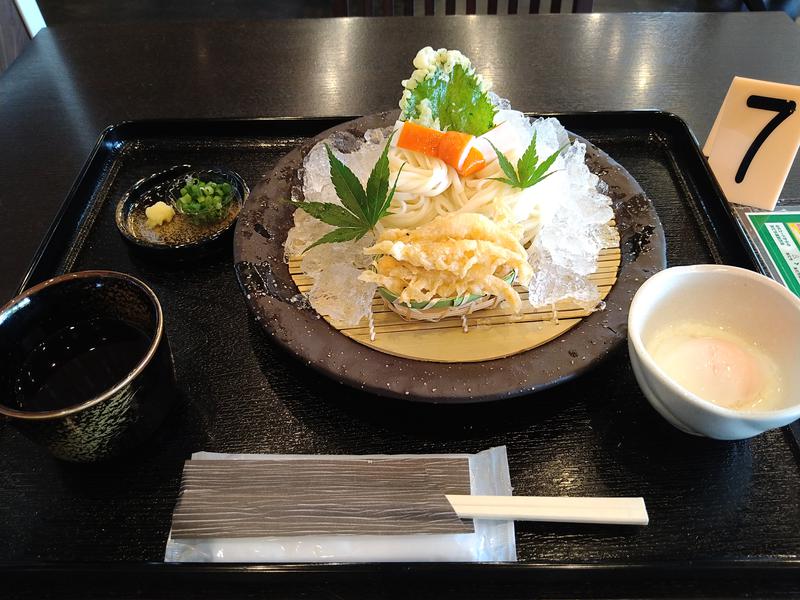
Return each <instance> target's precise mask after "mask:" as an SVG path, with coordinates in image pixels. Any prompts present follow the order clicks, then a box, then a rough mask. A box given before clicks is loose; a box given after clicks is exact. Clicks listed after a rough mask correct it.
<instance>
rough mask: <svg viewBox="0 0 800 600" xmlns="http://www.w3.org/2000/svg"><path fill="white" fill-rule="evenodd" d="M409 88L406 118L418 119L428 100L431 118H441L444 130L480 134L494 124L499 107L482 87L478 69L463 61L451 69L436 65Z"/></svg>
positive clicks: (440, 121)
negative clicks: (434, 69)
mask: <svg viewBox="0 0 800 600" xmlns="http://www.w3.org/2000/svg"><path fill="white" fill-rule="evenodd" d="M410 92H411V95H410V96H409V97H408V99H407V100H406V102H405V106H404V111H403V114H402V116H401V118H402V119H403V120H405V121H409V120H418V119H419V118H420V116H421V103H422V101H423V100H427V101H428V103H429V106H430V110H431V118H432V119H433V120H436V119H438V120H439V127H440V129H441V130H442V131H461V132H463V133H471V134H472V135H474V136H478V135H482V134H484V133H486V132H487V131H489V130H490V129H491V128H492V127H493V126H494V124H493V119H494V114H495V112H497V109H496V108H495V107H494V105H492V103H491V102H490V101H489V96H488V94H487V93H486V92H485V91H483V90H482V89H481V83H480V81H479V80H478V77H477V75H476V74H475V72H474V71H471V70H470V72H468V71H467V70H466V69H465V68H464V67H463V66H462V65H455V66H454V67H453V70H452V71H451V72H450V73H445V72H444V71H443V70H442V69H440V68H439V69H437V70H436V72H434V74H433V75H431V76H429V77H427V78H425V79H424V80H423V81H420V82H419V83H417V85H416V87H414V89H412V90H410Z"/></svg>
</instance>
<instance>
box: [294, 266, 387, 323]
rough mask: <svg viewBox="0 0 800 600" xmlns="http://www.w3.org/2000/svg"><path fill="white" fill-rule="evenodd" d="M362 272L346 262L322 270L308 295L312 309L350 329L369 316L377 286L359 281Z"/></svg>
mask: <svg viewBox="0 0 800 600" xmlns="http://www.w3.org/2000/svg"><path fill="white" fill-rule="evenodd" d="M360 274H361V270H360V269H357V268H355V267H354V266H353V265H350V264H345V263H333V264H331V265H329V266H327V267H326V268H325V269H324V270H323V271H321V272H320V273H319V274H318V275H317V277H316V278H315V280H314V285H313V286H312V287H311V290H310V291H309V293H308V299H309V301H310V302H311V306H313V307H314V309H315V310H316V311H317V312H318V313H320V314H323V315H329V316H330V317H331V318H333V319H335V320H337V321H341V322H342V323H343V324H345V325H348V326H353V325H358V323H359V322H360V321H361V320H362V319H364V318H367V317H369V314H370V313H371V312H372V299H373V297H374V296H375V290H376V287H377V286H376V285H375V284H374V283H366V282H364V281H359V279H358V276H359V275H360Z"/></svg>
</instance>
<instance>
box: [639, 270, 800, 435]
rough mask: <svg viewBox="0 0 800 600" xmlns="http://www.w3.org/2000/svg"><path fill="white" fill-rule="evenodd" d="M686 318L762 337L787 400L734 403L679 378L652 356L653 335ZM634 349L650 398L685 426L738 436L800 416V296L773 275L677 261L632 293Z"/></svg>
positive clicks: (747, 336) (760, 342)
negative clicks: (750, 405) (704, 394)
mask: <svg viewBox="0 0 800 600" xmlns="http://www.w3.org/2000/svg"><path fill="white" fill-rule="evenodd" d="M686 321H693V322H702V323H706V324H708V325H711V326H721V327H724V328H726V329H728V330H730V331H733V332H735V333H736V334H737V335H738V336H740V337H741V338H743V339H745V340H747V341H749V342H754V343H757V344H758V345H759V347H760V348H761V350H763V351H764V353H765V354H766V355H767V356H768V357H770V358H771V359H772V360H773V361H774V362H775V364H776V365H777V367H778V371H779V373H780V374H781V376H782V379H783V386H782V387H783V388H784V389H785V390H786V392H785V394H784V397H783V401H782V404H781V405H780V406H777V407H776V408H775V409H774V410H753V411H746V410H735V409H731V408H725V407H722V406H719V405H717V404H714V403H712V402H710V401H708V400H704V399H703V398H701V397H699V396H697V395H696V394H693V393H692V392H690V391H688V390H687V389H685V388H684V387H682V386H681V385H679V384H678V383H676V382H675V380H674V379H673V378H671V377H670V376H669V375H668V374H667V373H666V372H665V371H664V370H663V369H662V368H661V367H660V366H659V365H658V364H656V362H655V361H654V360H653V357H652V355H651V354H650V352H649V351H648V343H650V341H651V338H652V336H653V335H654V333H655V332H657V331H658V330H660V329H661V328H663V327H668V326H669V325H671V324H678V323H681V322H686ZM628 349H629V351H630V359H631V364H632V365H633V372H634V374H635V375H636V380H637V381H638V382H639V386H640V387H641V388H642V392H644V395H645V396H646V397H647V399H648V400H649V401H650V404H651V405H652V406H653V408H655V409H656V410H657V411H658V412H659V413H660V414H661V416H663V417H664V418H665V419H667V421H669V422H670V423H672V424H673V425H674V426H675V427H677V428H678V429H681V430H683V431H685V432H687V433H691V434H694V435H704V436H707V437H710V438H715V439H719V440H739V439H744V438H748V437H752V436H754V435H758V434H759V433H762V432H764V431H766V430H768V429H773V428H775V427H781V426H783V425H787V424H788V423H791V422H792V421H794V420H795V419H797V418H800V299H798V298H797V297H796V296H794V294H792V293H791V292H790V291H789V290H787V289H786V288H785V287H784V286H782V285H780V284H779V283H777V282H775V281H773V280H772V279H769V278H768V277H764V276H763V275H759V274H758V273H754V272H752V271H748V270H746V269H740V268H737V267H728V266H724V265H694V266H690V267H672V268H670V269H666V270H664V271H661V272H660V273H657V274H656V275H654V276H653V277H651V278H650V279H648V280H647V281H646V282H645V283H644V284H643V285H642V286H641V287H640V288H639V291H638V292H636V295H635V296H634V298H633V303H632V304H631V309H630V312H629V315H628Z"/></svg>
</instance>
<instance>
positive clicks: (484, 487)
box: [164, 447, 516, 562]
mask: <svg viewBox="0 0 800 600" xmlns="http://www.w3.org/2000/svg"><path fill="white" fill-rule="evenodd" d="M445 494H456V495H472V494H474V495H487V496H510V495H511V480H510V477H509V473H508V459H507V457H506V449H505V447H498V448H492V449H490V450H486V451H484V452H479V453H477V454H434V455H391V456H389V455H372V456H369V455H366V456H337V455H333V456H320V455H315V456H307V455H252V454H251V455H223V454H211V453H204V452H201V453H197V454H195V455H193V456H192V460H189V461H187V462H186V465H185V468H184V476H183V482H182V485H181V493H180V496H179V498H178V503H177V505H176V507H175V512H174V514H173V519H172V530H171V531H170V535H169V539H168V540H167V548H166V552H165V556H164V559H165V560H166V561H169V562H388V561H404V562H417V561H448V562H451V561H454V562H471V561H480V562H483V561H514V560H516V546H515V542H514V522H513V521H511V520H500V521H498V520H483V519H475V520H462V519H460V518H459V517H458V515H457V514H456V512H455V510H453V507H452V506H451V505H450V503H449V502H448V501H447V499H446V498H445Z"/></svg>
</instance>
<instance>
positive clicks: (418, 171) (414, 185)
mask: <svg viewBox="0 0 800 600" xmlns="http://www.w3.org/2000/svg"><path fill="white" fill-rule="evenodd" d="M505 155H506V157H507V158H508V159H509V160H510V161H511V162H512V164H515V163H516V161H517V158H518V155H519V151H518V150H517V149H509V150H508V151H506V152H505ZM401 166H402V171H401V170H400V167H401ZM389 171H390V173H391V181H392V182H394V178H395V177H396V176H397V173H398V172H400V177H399V179H398V180H397V190H396V192H395V195H394V198H392V205H391V208H390V211H391V213H392V214H391V215H389V216H387V217H384V218H383V219H381V223H380V224H381V226H382V227H383V228H395V227H399V228H403V229H416V228H417V227H420V226H422V225H424V224H426V223H429V222H430V221H432V220H433V219H434V218H436V217H437V216H439V215H443V214H447V213H454V212H471V213H480V214H482V215H485V216H487V217H489V218H490V219H492V220H494V221H497V222H501V221H503V220H509V221H510V222H511V223H518V224H519V225H520V226H521V230H522V237H521V239H520V241H521V242H522V243H523V245H527V244H528V243H529V242H530V241H531V240H532V239H533V238H534V237H535V236H536V233H537V231H538V228H539V210H538V207H537V206H536V203H535V201H534V200H533V199H532V198H531V197H530V195H529V194H527V193H526V191H527V190H519V189H517V188H512V187H511V186H509V185H508V184H505V183H502V182H500V181H494V180H493V179H492V178H493V177H505V174H504V173H503V171H502V170H501V168H500V165H499V163H498V162H497V161H496V160H495V161H492V162H491V163H489V164H487V165H486V166H485V167H484V168H483V169H481V170H480V171H478V172H477V173H474V174H473V175H469V176H466V177H461V176H460V175H459V174H458V173H457V172H456V170H455V169H454V168H453V167H451V166H449V165H447V164H446V163H444V162H443V161H442V160H440V159H438V158H434V157H431V156H427V155H425V154H422V153H419V152H413V151H410V150H404V149H401V148H392V149H390V151H389Z"/></svg>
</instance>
